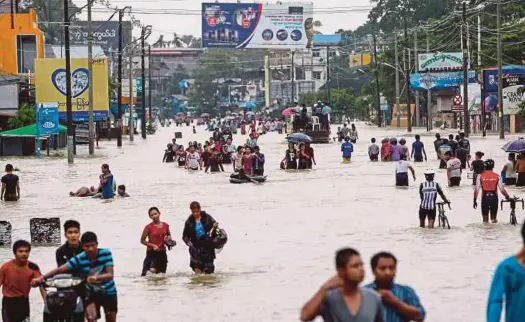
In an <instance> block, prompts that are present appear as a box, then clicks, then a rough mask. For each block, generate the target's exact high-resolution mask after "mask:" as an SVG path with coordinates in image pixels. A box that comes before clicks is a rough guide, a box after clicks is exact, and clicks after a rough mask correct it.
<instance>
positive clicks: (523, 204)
mask: <svg viewBox="0 0 525 322" xmlns="http://www.w3.org/2000/svg"><path fill="white" fill-rule="evenodd" d="M506 202H508V203H510V209H512V210H514V209H516V203H517V202H519V203H521V209H525V202H524V201H523V198H518V197H516V196H515V197H513V198H509V199H508V200H506V199H501V201H500V208H501V210H503V203H506Z"/></svg>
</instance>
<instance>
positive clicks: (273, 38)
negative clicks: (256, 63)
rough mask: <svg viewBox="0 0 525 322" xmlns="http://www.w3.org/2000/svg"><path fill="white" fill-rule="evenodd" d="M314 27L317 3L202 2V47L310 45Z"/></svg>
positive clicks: (294, 47)
mask: <svg viewBox="0 0 525 322" xmlns="http://www.w3.org/2000/svg"><path fill="white" fill-rule="evenodd" d="M313 27H314V25H313V4H301V3H279V4H262V3H203V4H202V47H209V48H263V49H302V48H310V47H312V41H313V35H314V29H313Z"/></svg>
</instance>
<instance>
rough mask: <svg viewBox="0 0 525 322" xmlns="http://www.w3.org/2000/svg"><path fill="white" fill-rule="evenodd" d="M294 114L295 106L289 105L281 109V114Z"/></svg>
mask: <svg viewBox="0 0 525 322" xmlns="http://www.w3.org/2000/svg"><path fill="white" fill-rule="evenodd" d="M293 114H295V108H293V107H289V108H287V109H285V110H284V111H283V116H290V115H293Z"/></svg>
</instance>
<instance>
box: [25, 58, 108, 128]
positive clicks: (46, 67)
mask: <svg viewBox="0 0 525 322" xmlns="http://www.w3.org/2000/svg"><path fill="white" fill-rule="evenodd" d="M65 67H66V63H65V60H64V59H47V58H46V59H35V89H36V102H37V103H51V102H53V103H54V102H58V110H59V112H60V114H61V118H63V116H64V114H65V112H66V69H65ZM89 86H90V84H89V72H88V60H87V59H85V58H75V59H71V102H72V110H73V115H74V116H73V119H74V120H75V121H82V120H84V119H85V118H87V113H88V109H89V97H88V88H89ZM92 86H93V110H94V115H95V119H100V118H104V116H105V117H107V114H108V109H109V96H108V64H107V60H106V59H94V60H93V84H92ZM85 116H86V117H85Z"/></svg>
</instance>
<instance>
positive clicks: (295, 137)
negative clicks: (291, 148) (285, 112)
mask: <svg viewBox="0 0 525 322" xmlns="http://www.w3.org/2000/svg"><path fill="white" fill-rule="evenodd" d="M287 140H288V141H289V142H294V143H297V142H307V143H311V142H312V141H313V140H312V138H311V137H310V136H308V135H306V134H303V133H292V134H289V135H288V137H287Z"/></svg>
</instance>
